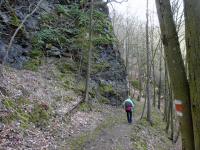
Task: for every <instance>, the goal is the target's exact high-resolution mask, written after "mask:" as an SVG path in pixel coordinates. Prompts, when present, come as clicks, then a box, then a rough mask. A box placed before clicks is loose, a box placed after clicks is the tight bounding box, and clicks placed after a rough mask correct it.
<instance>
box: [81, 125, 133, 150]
mask: <svg viewBox="0 0 200 150" xmlns="http://www.w3.org/2000/svg"><path fill="white" fill-rule="evenodd" d="M132 126H133V124H130V125H129V124H127V123H121V124H118V125H115V126H113V127H111V128H106V129H103V130H102V132H101V134H100V135H99V136H98V137H97V138H96V139H95V140H94V141H91V142H88V143H86V145H85V146H84V149H85V150H132V149H133V148H132V142H131V140H130V133H131V130H132Z"/></svg>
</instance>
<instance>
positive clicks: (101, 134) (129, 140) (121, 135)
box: [66, 102, 180, 150]
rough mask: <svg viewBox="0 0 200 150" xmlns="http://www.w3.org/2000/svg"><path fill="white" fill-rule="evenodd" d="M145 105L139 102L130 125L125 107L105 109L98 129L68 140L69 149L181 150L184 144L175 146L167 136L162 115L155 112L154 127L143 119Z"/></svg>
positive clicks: (102, 111)
mask: <svg viewBox="0 0 200 150" xmlns="http://www.w3.org/2000/svg"><path fill="white" fill-rule="evenodd" d="M142 106H143V102H137V106H136V110H135V112H134V122H133V123H132V124H128V123H127V120H126V113H125V112H124V110H123V109H122V108H112V107H110V106H108V107H107V109H109V110H110V111H108V110H107V111H106V110H105V108H106V107H104V108H102V109H99V108H98V107H96V108H95V109H94V110H93V111H94V112H96V111H99V110H101V113H103V115H102V116H103V118H102V120H101V122H99V124H97V125H96V128H94V129H93V130H90V131H88V132H84V133H83V132H82V133H81V134H78V135H76V136H74V137H73V136H72V137H71V138H70V139H69V140H67V141H66V142H67V149H69V150H79V149H80V150H178V149H180V147H178V145H180V144H176V145H174V144H172V141H171V140H169V138H168V135H167V134H166V133H165V123H162V122H163V121H162V115H161V113H160V112H158V111H157V110H153V112H152V113H153V114H152V116H153V126H151V125H150V124H149V123H148V122H147V121H146V119H145V118H144V119H142V120H140V116H141V113H142Z"/></svg>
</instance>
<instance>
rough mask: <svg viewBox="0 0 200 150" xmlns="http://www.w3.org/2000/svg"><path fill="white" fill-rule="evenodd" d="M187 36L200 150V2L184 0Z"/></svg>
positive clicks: (193, 105) (192, 94)
mask: <svg viewBox="0 0 200 150" xmlns="http://www.w3.org/2000/svg"><path fill="white" fill-rule="evenodd" d="M184 7H185V31H186V33H185V35H186V46H187V60H188V70H189V85H190V99H191V106H192V117H193V129H194V143H195V150H199V149H200V117H199V116H200V61H199V60H200V40H199V39H200V30H199V26H200V16H199V14H200V1H199V0H184Z"/></svg>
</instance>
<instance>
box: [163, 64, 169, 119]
mask: <svg viewBox="0 0 200 150" xmlns="http://www.w3.org/2000/svg"><path fill="white" fill-rule="evenodd" d="M167 82H168V73H167V66H166V62H165V90H164V98H165V103H164V104H165V106H164V118H163V120H164V121H166V116H167V100H168V89H169V87H168V86H167Z"/></svg>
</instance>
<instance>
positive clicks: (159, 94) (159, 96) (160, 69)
mask: <svg viewBox="0 0 200 150" xmlns="http://www.w3.org/2000/svg"><path fill="white" fill-rule="evenodd" d="M159 72H160V76H159V88H158V89H159V91H158V109H160V101H161V90H162V89H161V82H162V81H161V77H162V42H161V43H160V64H159Z"/></svg>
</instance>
